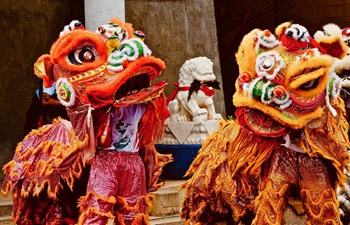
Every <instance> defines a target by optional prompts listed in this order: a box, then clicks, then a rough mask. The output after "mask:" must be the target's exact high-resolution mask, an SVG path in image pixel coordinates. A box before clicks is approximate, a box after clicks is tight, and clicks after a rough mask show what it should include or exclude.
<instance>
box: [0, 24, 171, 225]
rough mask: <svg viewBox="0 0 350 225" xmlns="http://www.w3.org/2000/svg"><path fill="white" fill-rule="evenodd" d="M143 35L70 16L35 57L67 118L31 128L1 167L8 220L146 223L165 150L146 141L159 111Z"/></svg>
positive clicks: (159, 95) (152, 137)
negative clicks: (87, 24) (89, 26)
mask: <svg viewBox="0 0 350 225" xmlns="http://www.w3.org/2000/svg"><path fill="white" fill-rule="evenodd" d="M143 39H144V34H143V33H142V32H141V31H134V29H133V28H132V25H131V24H128V23H123V22H121V21H120V20H118V19H116V18H114V19H112V20H111V22H110V23H108V24H105V25H102V26H100V27H99V28H98V29H97V31H96V32H90V31H87V30H85V28H84V27H83V26H82V25H81V23H79V22H78V21H72V23H71V24H70V25H67V26H66V27H65V29H64V30H63V31H62V32H61V34H60V37H59V38H58V40H57V41H56V42H55V43H54V44H53V45H52V47H51V51H50V54H49V55H48V54H46V55H43V56H41V57H40V58H39V59H38V60H37V62H36V63H35V65H34V70H35V74H36V75H37V76H38V77H39V78H42V79H43V80H44V84H45V85H46V86H50V85H52V83H54V82H56V89H57V95H58V97H59V100H60V102H61V103H62V104H63V105H64V106H66V108H67V112H68V115H69V118H70V121H65V120H62V119H60V118H58V119H57V120H56V121H55V122H54V123H53V124H50V125H46V126H43V127H41V128H39V129H38V130H33V131H32V132H31V133H30V134H29V135H27V136H26V137H25V139H24V140H23V141H22V142H21V143H19V144H18V147H17V149H16V152H15V156H14V158H13V160H12V161H11V162H9V163H8V164H6V165H5V166H4V168H3V170H4V172H5V174H6V176H5V180H4V183H3V186H2V192H3V194H5V195H6V194H7V193H8V192H9V191H10V190H12V196H13V202H14V205H13V219H14V221H15V222H16V224H50V225H51V224H74V223H76V222H78V224H107V222H108V220H109V219H113V220H114V224H148V215H147V209H148V207H149V206H150V200H151V199H152V198H153V197H152V195H149V194H148V193H149V192H151V191H155V190H157V189H158V188H160V187H161V186H162V185H163V184H162V182H158V177H159V176H160V174H161V172H162V167H163V166H164V165H166V164H167V163H168V162H170V161H171V160H172V158H171V156H170V155H162V154H159V153H157V151H156V149H155V147H154V142H155V141H156V140H157V139H158V138H160V136H161V135H162V127H163V124H164V120H165V119H166V118H167V117H168V116H169V112H168V110H167V108H166V99H165V96H164V94H163V90H164V88H165V86H166V82H159V83H157V84H154V85H151V81H153V80H154V79H155V78H156V77H158V76H159V75H160V74H161V72H162V70H163V69H164V68H165V65H164V62H163V61H162V60H160V59H157V58H155V57H152V56H151V51H150V49H149V48H148V47H147V46H146V45H145V43H144V42H143ZM78 199H79V201H78ZM78 206H79V208H80V212H79V211H78V210H77V209H78ZM78 218H79V220H78Z"/></svg>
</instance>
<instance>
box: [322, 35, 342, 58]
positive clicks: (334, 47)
mask: <svg viewBox="0 0 350 225" xmlns="http://www.w3.org/2000/svg"><path fill="white" fill-rule="evenodd" d="M317 42H318V43H319V45H320V46H322V47H323V48H324V49H325V50H326V52H327V54H328V55H331V56H333V57H336V58H339V59H342V58H343V57H344V56H346V53H347V51H348V46H347V45H346V44H345V42H344V41H343V40H342V39H341V37H340V35H333V36H324V37H321V38H319V39H318V40H317Z"/></svg>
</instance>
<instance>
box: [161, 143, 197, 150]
mask: <svg viewBox="0 0 350 225" xmlns="http://www.w3.org/2000/svg"><path fill="white" fill-rule="evenodd" d="M155 147H159V148H197V149H198V148H201V147H202V145H201V144H182V145H180V144H177V145H166V144H155Z"/></svg>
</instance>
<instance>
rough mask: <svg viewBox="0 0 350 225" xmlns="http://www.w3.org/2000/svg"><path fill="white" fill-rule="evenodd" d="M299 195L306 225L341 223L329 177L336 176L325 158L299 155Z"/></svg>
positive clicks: (336, 200)
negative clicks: (305, 217)
mask: <svg viewBox="0 0 350 225" xmlns="http://www.w3.org/2000/svg"><path fill="white" fill-rule="evenodd" d="M298 163H299V170H300V190H301V191H300V195H301V199H302V201H303V204H304V206H305V211H306V214H307V223H306V224H308V225H313V224H319V225H323V224H333V225H334V224H341V222H340V216H339V211H338V199H337V194H336V192H335V190H334V189H333V185H332V181H331V179H332V178H333V179H334V178H335V177H336V173H335V172H334V171H332V167H331V163H330V162H329V161H326V160H321V159H317V158H314V159H313V158H310V157H309V156H307V155H303V156H300V158H299V160H298Z"/></svg>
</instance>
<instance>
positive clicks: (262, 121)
mask: <svg viewBox="0 0 350 225" xmlns="http://www.w3.org/2000/svg"><path fill="white" fill-rule="evenodd" d="M236 117H237V121H238V122H239V124H240V125H241V126H242V127H244V128H245V129H247V130H248V131H250V132H252V133H254V134H256V135H258V136H263V137H281V136H283V135H285V134H286V133H288V129H287V128H286V126H283V125H282V124H280V123H278V122H277V121H276V120H274V119H273V118H272V117H270V116H268V115H266V114H265V113H263V112H261V111H260V110H257V109H251V108H246V107H240V108H238V109H237V110H236Z"/></svg>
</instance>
